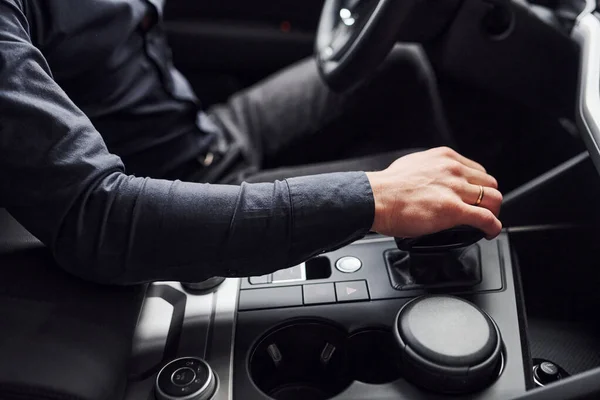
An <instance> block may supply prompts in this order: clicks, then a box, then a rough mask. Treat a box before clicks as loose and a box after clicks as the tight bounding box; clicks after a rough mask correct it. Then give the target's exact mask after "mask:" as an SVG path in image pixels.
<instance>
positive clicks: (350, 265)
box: [335, 256, 362, 274]
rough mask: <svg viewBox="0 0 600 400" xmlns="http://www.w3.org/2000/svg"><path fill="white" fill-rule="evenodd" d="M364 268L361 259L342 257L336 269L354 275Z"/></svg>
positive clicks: (336, 264)
mask: <svg viewBox="0 0 600 400" xmlns="http://www.w3.org/2000/svg"><path fill="white" fill-rule="evenodd" d="M361 267H362V262H361V261H360V259H358V258H356V257H352V256H347V257H342V258H340V259H339V260H337V261H336V262H335V268H337V270H338V271H340V272H344V273H346V274H352V273H354V272H356V271H358V270H359V269H360V268H361Z"/></svg>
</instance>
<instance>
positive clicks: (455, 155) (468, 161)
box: [438, 147, 486, 173]
mask: <svg viewBox="0 0 600 400" xmlns="http://www.w3.org/2000/svg"><path fill="white" fill-rule="evenodd" d="M438 150H440V151H442V152H443V153H444V154H446V155H447V156H448V157H450V158H452V159H453V160H455V161H458V162H459V163H461V164H463V165H466V166H467V167H470V168H473V169H475V170H478V171H481V172H484V173H485V172H486V171H485V168H483V165H481V164H479V163H478V162H476V161H473V160H471V159H469V158H467V157H465V156H463V155H462V154H459V153H458V152H456V151H455V150H453V149H451V148H450V147H439V148H438Z"/></svg>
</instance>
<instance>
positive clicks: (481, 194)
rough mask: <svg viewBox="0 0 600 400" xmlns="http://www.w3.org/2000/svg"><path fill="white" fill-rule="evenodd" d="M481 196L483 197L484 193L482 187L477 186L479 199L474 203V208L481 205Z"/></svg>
mask: <svg viewBox="0 0 600 400" xmlns="http://www.w3.org/2000/svg"><path fill="white" fill-rule="evenodd" d="M483 196H485V191H484V190H483V186H481V185H479V197H478V198H477V201H476V202H475V205H476V206H478V205H480V204H481V201H482V200H483Z"/></svg>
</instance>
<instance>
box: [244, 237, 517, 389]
mask: <svg viewBox="0 0 600 400" xmlns="http://www.w3.org/2000/svg"><path fill="white" fill-rule="evenodd" d="M398 247H399V246H397V244H396V243H395V241H394V239H393V238H384V237H379V236H372V237H369V238H367V239H364V240H361V241H358V242H356V243H353V244H352V245H350V246H347V247H344V248H341V249H339V250H337V251H334V252H331V253H327V254H324V255H321V256H319V257H318V258H317V262H316V263H315V261H312V262H309V263H308V264H309V265H310V267H309V268H307V264H302V265H299V266H296V267H294V268H293V269H289V270H286V272H278V273H275V274H273V275H267V276H264V277H254V278H249V279H244V280H243V281H242V284H241V290H240V296H239V304H238V316H237V324H236V334H235V349H234V374H233V376H234V381H233V395H234V398H243V399H244V400H246V399H247V400H254V399H256V400H259V399H260V400H266V399H275V400H296V399H315V400H326V399H340V400H342V399H373V400H384V399H390V400H391V399H431V398H461V397H462V398H470V399H506V398H511V397H515V396H518V395H519V394H522V393H524V392H525V391H526V389H527V380H526V378H525V376H526V371H528V370H529V361H528V360H529V359H528V355H527V354H525V355H524V350H523V349H525V348H526V346H524V341H525V338H524V337H522V336H521V329H520V326H521V322H520V317H521V316H522V315H523V310H521V308H520V307H521V306H520V305H519V303H518V302H517V296H516V293H517V291H518V290H520V288H519V285H518V284H515V279H514V275H513V267H512V261H511V257H510V252H509V243H508V236H507V235H506V234H502V235H501V236H500V237H498V238H497V239H494V240H492V241H487V240H482V241H479V242H477V243H475V244H473V245H471V246H468V247H465V248H462V249H452V250H449V251H445V252H438V253H429V254H423V253H422V252H419V254H417V253H416V252H406V251H404V250H400V249H399V248H398ZM315 265H320V266H321V267H315ZM315 268H316V270H315ZM319 268H323V270H325V272H324V273H321V274H319V273H318V272H316V271H318V270H319ZM307 269H310V270H311V271H310V273H307ZM282 276H285V277H286V279H281V277H282ZM309 277H312V279H309ZM315 277H316V278H315Z"/></svg>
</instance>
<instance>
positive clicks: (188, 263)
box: [54, 173, 373, 284]
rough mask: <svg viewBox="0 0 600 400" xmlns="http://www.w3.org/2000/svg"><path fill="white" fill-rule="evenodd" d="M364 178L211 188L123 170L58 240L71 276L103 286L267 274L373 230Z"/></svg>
mask: <svg viewBox="0 0 600 400" xmlns="http://www.w3.org/2000/svg"><path fill="white" fill-rule="evenodd" d="M372 219H373V204H372V195H371V192H370V186H369V183H368V180H367V179H366V176H365V175H364V173H344V174H327V175H321V176H314V177H305V178H293V179H290V180H288V181H279V182H275V183H273V184H270V183H269V184H243V185H242V186H224V185H203V184H194V183H185V182H169V181H161V180H151V179H140V178H132V177H128V176H126V175H123V174H119V173H115V174H112V175H110V176H108V177H107V178H105V179H104V180H102V181H101V182H100V184H98V185H97V186H96V187H94V188H93V189H91V190H90V192H89V193H84V194H83V195H82V196H81V200H79V201H77V202H76V203H75V204H74V205H73V207H72V209H71V210H70V211H69V213H68V214H67V215H66V217H65V219H64V221H63V222H62V223H61V229H60V231H59V232H58V234H57V238H56V242H55V245H54V250H55V255H56V257H57V259H58V260H59V262H60V264H61V265H63V266H64V267H65V268H66V269H68V270H69V271H70V272H72V273H74V274H76V275H79V276H82V277H84V278H86V279H91V280H94V281H99V282H103V283H117V284H128V283H136V282H143V281H152V280H182V281H200V280H203V279H206V278H208V277H211V276H250V275H260V274H265V273H268V272H272V271H274V270H277V269H281V268H284V267H287V266H291V265H294V264H297V263H299V262H301V261H304V260H305V259H307V258H309V257H310V256H312V255H315V254H317V253H319V252H321V251H323V250H326V249H330V248H333V247H337V246H340V245H343V244H346V243H348V242H350V241H352V240H355V239H357V238H359V237H361V236H363V235H364V234H365V233H366V232H368V230H369V228H370V226H371V223H372Z"/></svg>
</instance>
